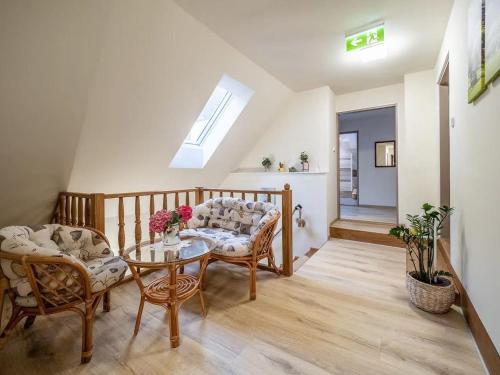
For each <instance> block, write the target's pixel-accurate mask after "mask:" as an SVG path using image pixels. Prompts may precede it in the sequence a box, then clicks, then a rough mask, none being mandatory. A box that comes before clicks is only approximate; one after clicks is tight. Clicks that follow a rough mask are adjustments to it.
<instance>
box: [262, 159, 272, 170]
mask: <svg viewBox="0 0 500 375" xmlns="http://www.w3.org/2000/svg"><path fill="white" fill-rule="evenodd" d="M271 165H273V162H272V161H271V159H270V158H269V157H267V156H266V157H265V158H263V159H262V166H263V167H264V168H265V169H266V170H269V169H270V168H271Z"/></svg>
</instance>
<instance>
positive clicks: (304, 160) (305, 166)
mask: <svg viewBox="0 0 500 375" xmlns="http://www.w3.org/2000/svg"><path fill="white" fill-rule="evenodd" d="M300 164H302V171H303V172H309V155H308V154H307V152H305V151H302V152H301V153H300Z"/></svg>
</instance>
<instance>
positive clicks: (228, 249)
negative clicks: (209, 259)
mask: <svg viewBox="0 0 500 375" xmlns="http://www.w3.org/2000/svg"><path fill="white" fill-rule="evenodd" d="M180 235H181V237H185V236H195V237H208V238H210V239H211V240H213V241H214V242H215V248H214V249H213V250H212V251H213V252H214V253H216V254H221V255H226V256H235V257H241V256H249V255H252V250H251V249H250V236H248V235H246V234H240V233H239V232H238V231H230V230H227V229H223V228H194V229H193V228H192V229H185V230H183V231H182V232H181V234H180Z"/></svg>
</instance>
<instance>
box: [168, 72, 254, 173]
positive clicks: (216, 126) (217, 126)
mask: <svg viewBox="0 0 500 375" xmlns="http://www.w3.org/2000/svg"><path fill="white" fill-rule="evenodd" d="M252 95H253V91H252V90H251V89H250V88H248V87H247V86H245V85H244V84H242V83H241V82H238V81H237V80H235V79H233V78H231V77H229V76H227V75H224V76H222V78H221V80H220V81H219V83H218V84H217V86H216V87H215V89H214V90H213V91H212V94H211V95H210V97H209V98H208V100H207V102H206V103H205V106H204V107H203V109H202V110H201V112H200V114H199V115H198V118H197V119H196V121H195V122H194V124H193V125H192V127H191V130H190V131H189V133H188V134H187V136H186V138H185V139H184V141H183V143H182V145H181V147H180V148H179V150H178V151H177V153H176V154H175V157H174V159H173V160H172V161H171V162H170V168H203V167H204V166H205V165H206V163H207V162H208V160H209V159H210V158H211V157H212V155H213V153H214V152H215V150H216V149H217V147H219V145H220V143H221V142H222V140H223V139H224V137H225V136H226V134H227V133H228V132H229V130H230V129H231V127H232V126H233V124H234V123H235V122H236V120H237V119H238V116H239V115H240V114H241V112H243V109H244V108H245V107H246V105H247V104H248V102H249V101H250V99H251V97H252Z"/></svg>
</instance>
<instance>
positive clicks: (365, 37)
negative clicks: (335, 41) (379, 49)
mask: <svg viewBox="0 0 500 375" xmlns="http://www.w3.org/2000/svg"><path fill="white" fill-rule="evenodd" d="M381 43H384V25H379V26H376V27H373V28H371V29H369V30H366V31H362V32H360V33H357V34H354V35H349V36H346V37H345V50H346V51H347V52H351V51H356V50H358V49H363V48H367V47H372V46H375V45H377V44H381Z"/></svg>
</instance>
